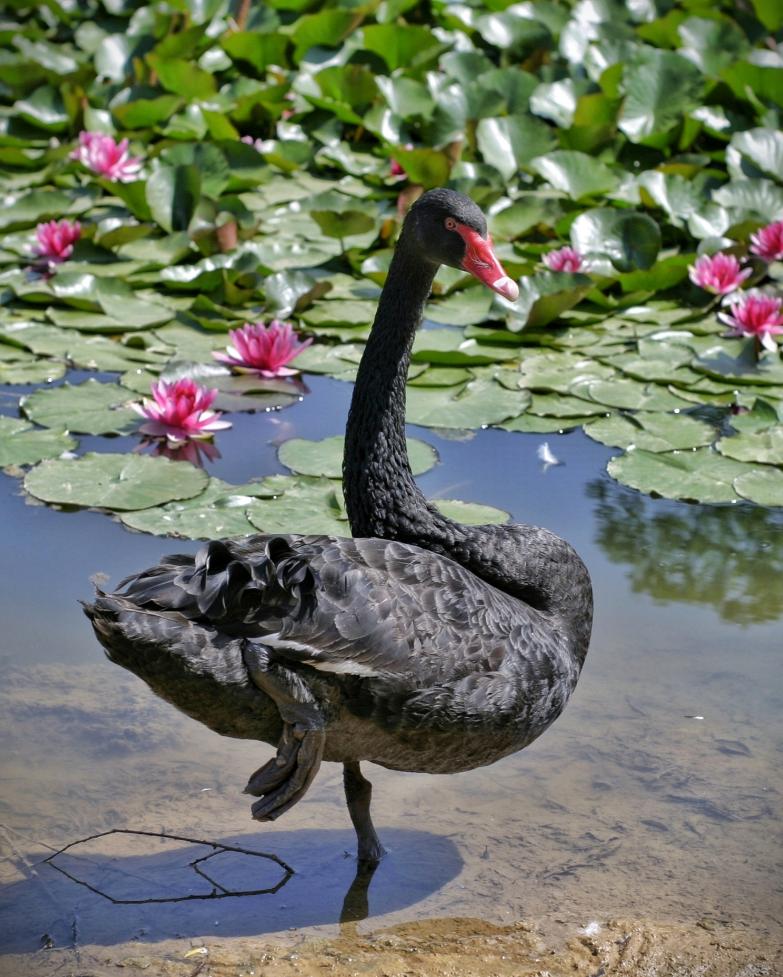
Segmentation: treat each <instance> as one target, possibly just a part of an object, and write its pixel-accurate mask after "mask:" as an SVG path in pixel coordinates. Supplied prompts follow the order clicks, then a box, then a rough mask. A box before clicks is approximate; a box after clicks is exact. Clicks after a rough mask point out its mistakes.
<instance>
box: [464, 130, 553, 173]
mask: <svg viewBox="0 0 783 977" xmlns="http://www.w3.org/2000/svg"><path fill="white" fill-rule="evenodd" d="M476 139H477V141H478V147H479V150H480V151H481V155H482V157H483V158H484V160H485V162H487V163H489V165H490V166H494V167H495V169H496V170H499V171H500V173H501V174H502V176H503V177H504V178H505V179H506V180H510V179H512V177H514V176H516V174H517V171H518V170H519V169H520V168H523V167H526V166H527V165H528V163H530V161H531V160H532V159H535V157H536V156H541V155H543V154H544V153H546V152H548V151H549V150H550V149H552V147H553V145H554V143H555V135H554V132H553V131H552V129H551V128H550V127H549V126H548V125H546V123H544V122H541V120H540V119H534V118H533V117H532V116H524V115H516V116H513V117H512V116H504V117H503V118H500V119H482V120H481V121H480V122H479V124H478V126H477V127H476Z"/></svg>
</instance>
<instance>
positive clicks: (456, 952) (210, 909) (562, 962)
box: [0, 662, 783, 977]
mask: <svg viewBox="0 0 783 977" xmlns="http://www.w3.org/2000/svg"><path fill="white" fill-rule="evenodd" d="M588 675H589V673H588V674H586V675H585V677H584V678H585V681H584V683H583V685H582V686H581V687H580V690H579V693H578V695H577V697H576V699H575V701H574V702H573V703H572V704H571V706H570V707H569V709H568V710H567V712H566V714H565V715H564V716H563V717H562V719H561V721H560V722H559V723H558V724H557V725H556V726H555V727H553V729H552V730H550V731H549V733H548V734H547V735H546V736H545V737H543V738H542V739H541V740H540V741H539V742H538V743H537V744H534V746H533V747H531V748H529V749H528V750H527V751H525V752H523V753H521V754H519V755H517V756H515V757H509V758H508V759H506V760H505V761H502V762H501V763H499V764H496V765H495V766H493V767H490V768H487V769H485V770H478V771H473V772H471V773H468V774H462V775H457V776H453V777H427V776H424V775H411V774H399V773H392V772H387V771H384V770H381V769H379V768H377V767H371V766H369V765H366V770H365V772H366V773H367V775H368V776H370V777H371V779H372V780H373V782H374V786H375V796H374V806H375V814H376V823H377V825H378V828H379V831H380V833H381V835H382V837H383V839H384V841H385V843H386V844H387V846H388V847H389V849H390V854H389V855H388V856H387V858H385V859H384V861H383V862H382V863H381V865H380V867H379V868H378V870H377V872H376V873H375V875H374V877H372V878H371V879H367V878H362V877H361V876H359V877H358V878H355V873H356V863H355V860H354V858H353V855H352V852H353V847H354V838H353V833H352V831H351V829H350V825H349V822H348V817H347V813H346V810H345V807H344V802H343V798H342V789H341V776H340V770H339V768H338V767H337V766H335V765H332V764H327V765H325V767H324V768H323V769H322V771H321V773H320V774H319V777H318V779H317V781H316V783H315V785H314V787H313V789H311V791H310V793H309V794H308V796H307V798H306V799H305V800H304V801H303V802H302V803H300V804H299V805H298V806H297V807H296V808H294V809H293V810H292V811H291V812H289V813H288V814H287V815H286V816H285V817H284V818H283V819H282V820H281V821H280V822H278V823H277V824H275V825H265V826H261V825H259V826H256V825H255V824H253V822H251V821H250V820H249V815H248V802H249V798H246V797H243V796H242V795H241V794H240V793H239V791H240V790H241V787H242V785H243V783H244V775H245V774H247V772H249V771H251V770H252V769H253V768H254V767H255V766H256V765H257V764H258V763H259V762H260V761H261V760H262V759H264V758H266V756H267V755H268V754H269V753H270V748H269V747H266V746H264V745H263V744H254V743H249V742H245V741H232V740H227V739H223V738H221V737H219V736H217V735H216V734H214V733H212V732H210V731H209V730H207V729H204V728H202V727H200V726H198V725H197V724H196V723H194V722H192V721H191V720H188V719H187V718H185V717H182V716H180V715H179V714H178V713H176V712H174V711H173V710H172V709H171V708H170V707H168V706H167V705H166V704H164V703H162V702H160V701H158V700H157V699H155V698H154V697H152V696H151V695H150V694H149V692H148V690H147V689H146V687H145V686H144V685H143V684H142V683H141V682H139V681H138V680H136V679H135V678H133V677H132V676H129V675H126V674H124V673H121V672H119V670H117V669H116V668H114V667H112V666H110V665H108V664H104V663H102V662H99V663H96V664H95V665H93V666H91V667H84V666H71V667H66V666H53V665H40V666H30V667H27V668H19V667H11V668H10V669H9V670H8V672H7V679H6V683H5V687H4V689H3V694H2V699H3V700H4V701H3V702H2V703H0V704H1V705H2V707H3V715H4V716H5V720H6V723H5V726H6V728H5V733H6V737H5V738H6V742H7V743H8V745H9V746H10V751H9V753H8V754H7V755H6V756H7V760H6V764H5V778H4V779H5V790H4V797H6V798H11V799H12V803H11V802H10V801H5V802H4V804H3V808H4V816H3V819H2V820H3V825H2V828H0V844H1V845H2V852H3V854H4V855H5V859H4V861H3V862H2V863H1V865H0V869H1V871H0V885H1V886H2V888H1V889H0V931H1V932H2V933H3V944H4V949H5V953H6V955H5V956H2V957H0V974H2V975H3V977H26V975H29V977H38V975H47V977H48V975H65V977H99V975H100V977H103V975H108V974H136V973H139V974H141V973H146V974H166V975H168V974H171V975H174V977H195V975H197V974H202V975H205V977H206V975H215V977H222V975H232V977H234V975H236V977H239V975H270V977H271V975H274V977H287V975H295V974H296V975H310V974H319V975H320V974H329V975H334V977H341V975H346V977H347V975H354V974H373V975H386V977H419V975H421V977H425V975H427V977H429V975H455V977H456V975H465V977H469V975H476V977H489V975H499V977H500V975H503V977H505V975H509V977H521V975H533V974H536V975H539V977H546V975H547V974H548V975H551V977H559V975H561V974H562V975H566V974H580V975H581V974H585V975H590V977H602V975H604V974H612V973H618V974H620V973H621V974H634V975H635V974H638V975H649V977H664V975H672V977H674V975H676V977H690V975H693V977H713V975H715V977H718V975H720V977H722V975H726V977H762V975H765V977H778V975H780V974H782V973H783V958H781V955H780V947H781V940H780V937H781V930H780V927H779V924H778V921H777V919H776V911H777V908H778V907H779V906H780V894H779V889H780V866H779V864H777V865H776V864H775V856H774V854H773V853H774V852H775V844H774V840H773V838H772V836H771V833H772V832H773V831H774V829H775V828H776V826H777V818H776V815H775V811H774V807H773V802H772V796H773V795H774V791H772V790H771V788H770V787H769V786H768V785H767V783H766V776H767V772H768V770H769V769H770V762H771V760H772V748H771V747H769V746H768V745H767V744H766V740H765V737H764V736H763V734H762V731H761V730H753V729H745V731H744V733H743V740H742V741H739V740H736V739H735V738H734V737H733V735H732V732H731V727H732V722H731V720H730V719H728V718H725V717H724V718H723V719H720V718H717V719H716V720H715V721H714V723H712V724H710V725H707V724H706V722H705V721H701V720H695V719H690V718H686V717H685V716H683V715H682V710H680V714H679V716H678V715H676V714H674V713H673V712H672V710H671V708H670V707H667V706H666V705H665V699H666V696H667V695H675V696H676V692H675V690H674V689H672V688H669V689H668V690H667V688H666V683H665V682H664V683H663V688H660V687H656V688H655V691H654V692H653V691H652V689H651V688H647V689H646V690H645V694H644V697H643V700H642V699H640V702H641V701H643V702H644V705H643V706H642V705H640V704H638V703H637V702H635V701H634V699H633V698H628V697H624V698H623V699H621V700H618V701H616V702H614V704H613V708H614V715H605V714H602V713H603V712H605V709H606V699H605V690H604V689H603V688H602V684H601V682H600V680H599V676H594V677H593V678H592V679H590V678H588ZM726 680H727V679H726V677H724V678H723V680H720V679H718V680H716V681H715V682H713V683H712V687H711V688H710V687H708V688H707V689H705V690H704V691H703V692H702V693H701V697H700V701H701V703H702V708H705V709H706V712H707V713H712V712H713V710H712V709H711V708H710V706H711V703H712V701H713V700H715V699H719V698H720V697H721V695H722V694H725V689H723V690H721V686H722V682H725V681H726ZM659 686H660V683H659ZM656 706H657V709H659V710H664V709H667V708H668V712H669V717H670V721H669V722H667V723H661V722H660V721H659V716H658V715H657V714H656V711H657V710H656ZM618 717H622V718H623V722H622V723H619V722H618ZM64 725H65V726H67V727H68V728H69V730H70V731H71V733H70V737H71V749H72V752H71V753H70V755H69V756H68V757H67V758H65V761H64V758H63V756H62V754H61V748H60V747H58V748H57V749H56V750H55V751H54V752H53V750H52V744H53V743H55V742H58V737H59V736H60V731H61V729H62V728H63V726H64ZM586 728H590V730H591V735H590V736H589V737H585V736H584V730H585V729H586ZM15 758H16V759H15ZM32 772H34V776H31V773H32ZM118 827H122V828H131V829H136V830H143V831H151V832H160V831H165V832H169V833H172V834H177V835H184V836H187V837H189V838H193V839H205V840H208V841H220V842H223V843H225V844H226V845H230V846H234V847H239V848H243V849H248V850H252V851H260V852H268V853H274V854H275V855H277V856H278V857H280V858H281V859H283V860H284V861H285V862H286V863H288V864H289V865H290V866H292V867H293V868H294V869H295V874H293V875H291V876H290V877H287V876H286V873H285V870H284V869H282V868H281V867H280V866H279V865H278V864H277V863H274V862H272V861H269V860H267V859H259V858H254V857H253V856H252V855H250V854H244V853H241V852H225V851H219V852H218V853H217V854H214V852H215V849H214V848H212V847H209V846H203V845H201V846H200V845H197V844H194V843H189V842H184V841H170V840H168V841H164V840H161V839H159V838H150V837H148V836H144V835H132V834H111V835H108V836H105V837H102V838H96V839H94V840H92V841H89V842H86V843H85V844H83V845H79V846H76V847H74V848H71V849H69V851H68V852H66V853H64V854H63V855H59V856H57V857H56V858H55V859H53V862H54V864H55V865H58V866H59V867H60V868H61V869H64V870H65V871H67V872H68V873H69V874H70V875H71V876H73V878H78V879H79V880H80V881H81V882H85V883H87V884H88V885H91V886H93V887H94V888H95V889H98V890H100V892H102V893H104V895H100V894H98V893H97V892H94V891H92V890H90V889H88V888H86V887H85V886H84V885H77V884H76V883H75V882H74V881H73V880H72V879H71V878H68V877H66V876H65V875H64V874H63V873H62V872H61V871H57V870H56V869H55V868H54V867H53V865H52V864H50V863H46V862H42V859H43V858H45V857H46V856H48V855H51V853H52V852H53V851H54V850H56V848H57V847H59V846H61V845H66V844H69V843H71V842H73V841H76V840H77V839H80V838H85V837H87V836H89V835H94V834H96V833H98V832H103V831H109V830H111V829H114V828H118ZM778 851H779V849H778ZM206 855H211V856H212V857H210V858H208V859H207V860H206V861H205V862H200V863H198V864H199V866H200V868H202V869H203V870H204V872H205V873H206V875H207V878H205V877H204V876H201V875H198V874H197V873H196V872H195V871H194V869H193V868H192V867H191V863H192V862H193V861H195V860H196V859H200V858H203V857H204V856H206ZM213 883H217V885H218V886H222V887H223V889H225V890H228V891H232V892H239V893H256V892H257V891H258V890H260V889H269V890H275V889H276V891H268V892H262V893H260V894H246V895H232V896H228V897H225V898H220V899H207V900H190V901H185V902H182V901H179V902H178V901H172V900H176V899H181V898H182V897H183V896H187V895H191V896H192V895H194V894H202V895H208V894H209V893H210V892H211V891H213ZM280 883H282V885H280ZM106 896H111V898H112V899H114V900H115V902H114V903H113V902H110V901H109V900H108V899H107V898H106ZM135 900H162V901H151V902H141V903H139V902H135ZM202 948H203V949H202Z"/></svg>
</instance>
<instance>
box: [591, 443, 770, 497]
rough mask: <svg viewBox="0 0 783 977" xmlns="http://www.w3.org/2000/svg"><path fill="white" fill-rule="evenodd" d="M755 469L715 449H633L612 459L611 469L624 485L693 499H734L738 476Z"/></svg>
mask: <svg viewBox="0 0 783 977" xmlns="http://www.w3.org/2000/svg"><path fill="white" fill-rule="evenodd" d="M751 470H752V469H751V468H750V466H749V465H743V464H741V463H740V462H738V461H733V460H732V459H731V458H725V457H723V455H719V454H717V453H716V452H714V451H713V450H712V449H711V448H698V449H697V450H696V451H684V452H676V453H671V454H666V453H664V454H654V453H653V452H651V451H641V450H639V451H632V452H630V453H629V454H624V455H620V457H619V458H612V459H611V461H610V462H609V464H608V465H607V471H608V472H609V474H610V475H611V476H612V478H616V479H617V481H618V482H622V483H623V484H624V485H630V486H631V488H635V489H638V490H639V491H640V492H647V493H648V494H649V493H654V494H655V495H661V496H663V497H664V498H665V499H686V500H689V501H692V502H734V501H736V499H737V498H738V495H737V492H736V491H735V489H734V485H733V483H734V479H735V478H737V477H738V476H740V475H745V474H747V473H748V472H750V471H751Z"/></svg>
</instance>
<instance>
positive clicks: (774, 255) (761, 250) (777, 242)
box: [750, 220, 783, 261]
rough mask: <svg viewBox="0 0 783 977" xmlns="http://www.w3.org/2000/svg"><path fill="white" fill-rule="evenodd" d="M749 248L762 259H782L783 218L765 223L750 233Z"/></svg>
mask: <svg viewBox="0 0 783 977" xmlns="http://www.w3.org/2000/svg"><path fill="white" fill-rule="evenodd" d="M750 250H751V251H752V252H753V254H757V255H758V256H759V258H763V259H764V261H783V220H781V221H774V222H773V223H772V224H767V226H766V227H762V228H760V229H759V230H758V231H756V233H755V234H751V235H750Z"/></svg>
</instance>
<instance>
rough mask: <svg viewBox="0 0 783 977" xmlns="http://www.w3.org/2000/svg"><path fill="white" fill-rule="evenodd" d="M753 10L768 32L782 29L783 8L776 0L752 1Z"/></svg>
mask: <svg viewBox="0 0 783 977" xmlns="http://www.w3.org/2000/svg"><path fill="white" fill-rule="evenodd" d="M752 3H753V9H754V10H755V11H756V16H757V17H758V19H759V20H760V21H761V23H762V24H763V25H764V26H765V27H766V28H767V30H770V31H777V30H780V28H781V27H783V8H782V7H781V6H780V4H779V3H778V0H752Z"/></svg>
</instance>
